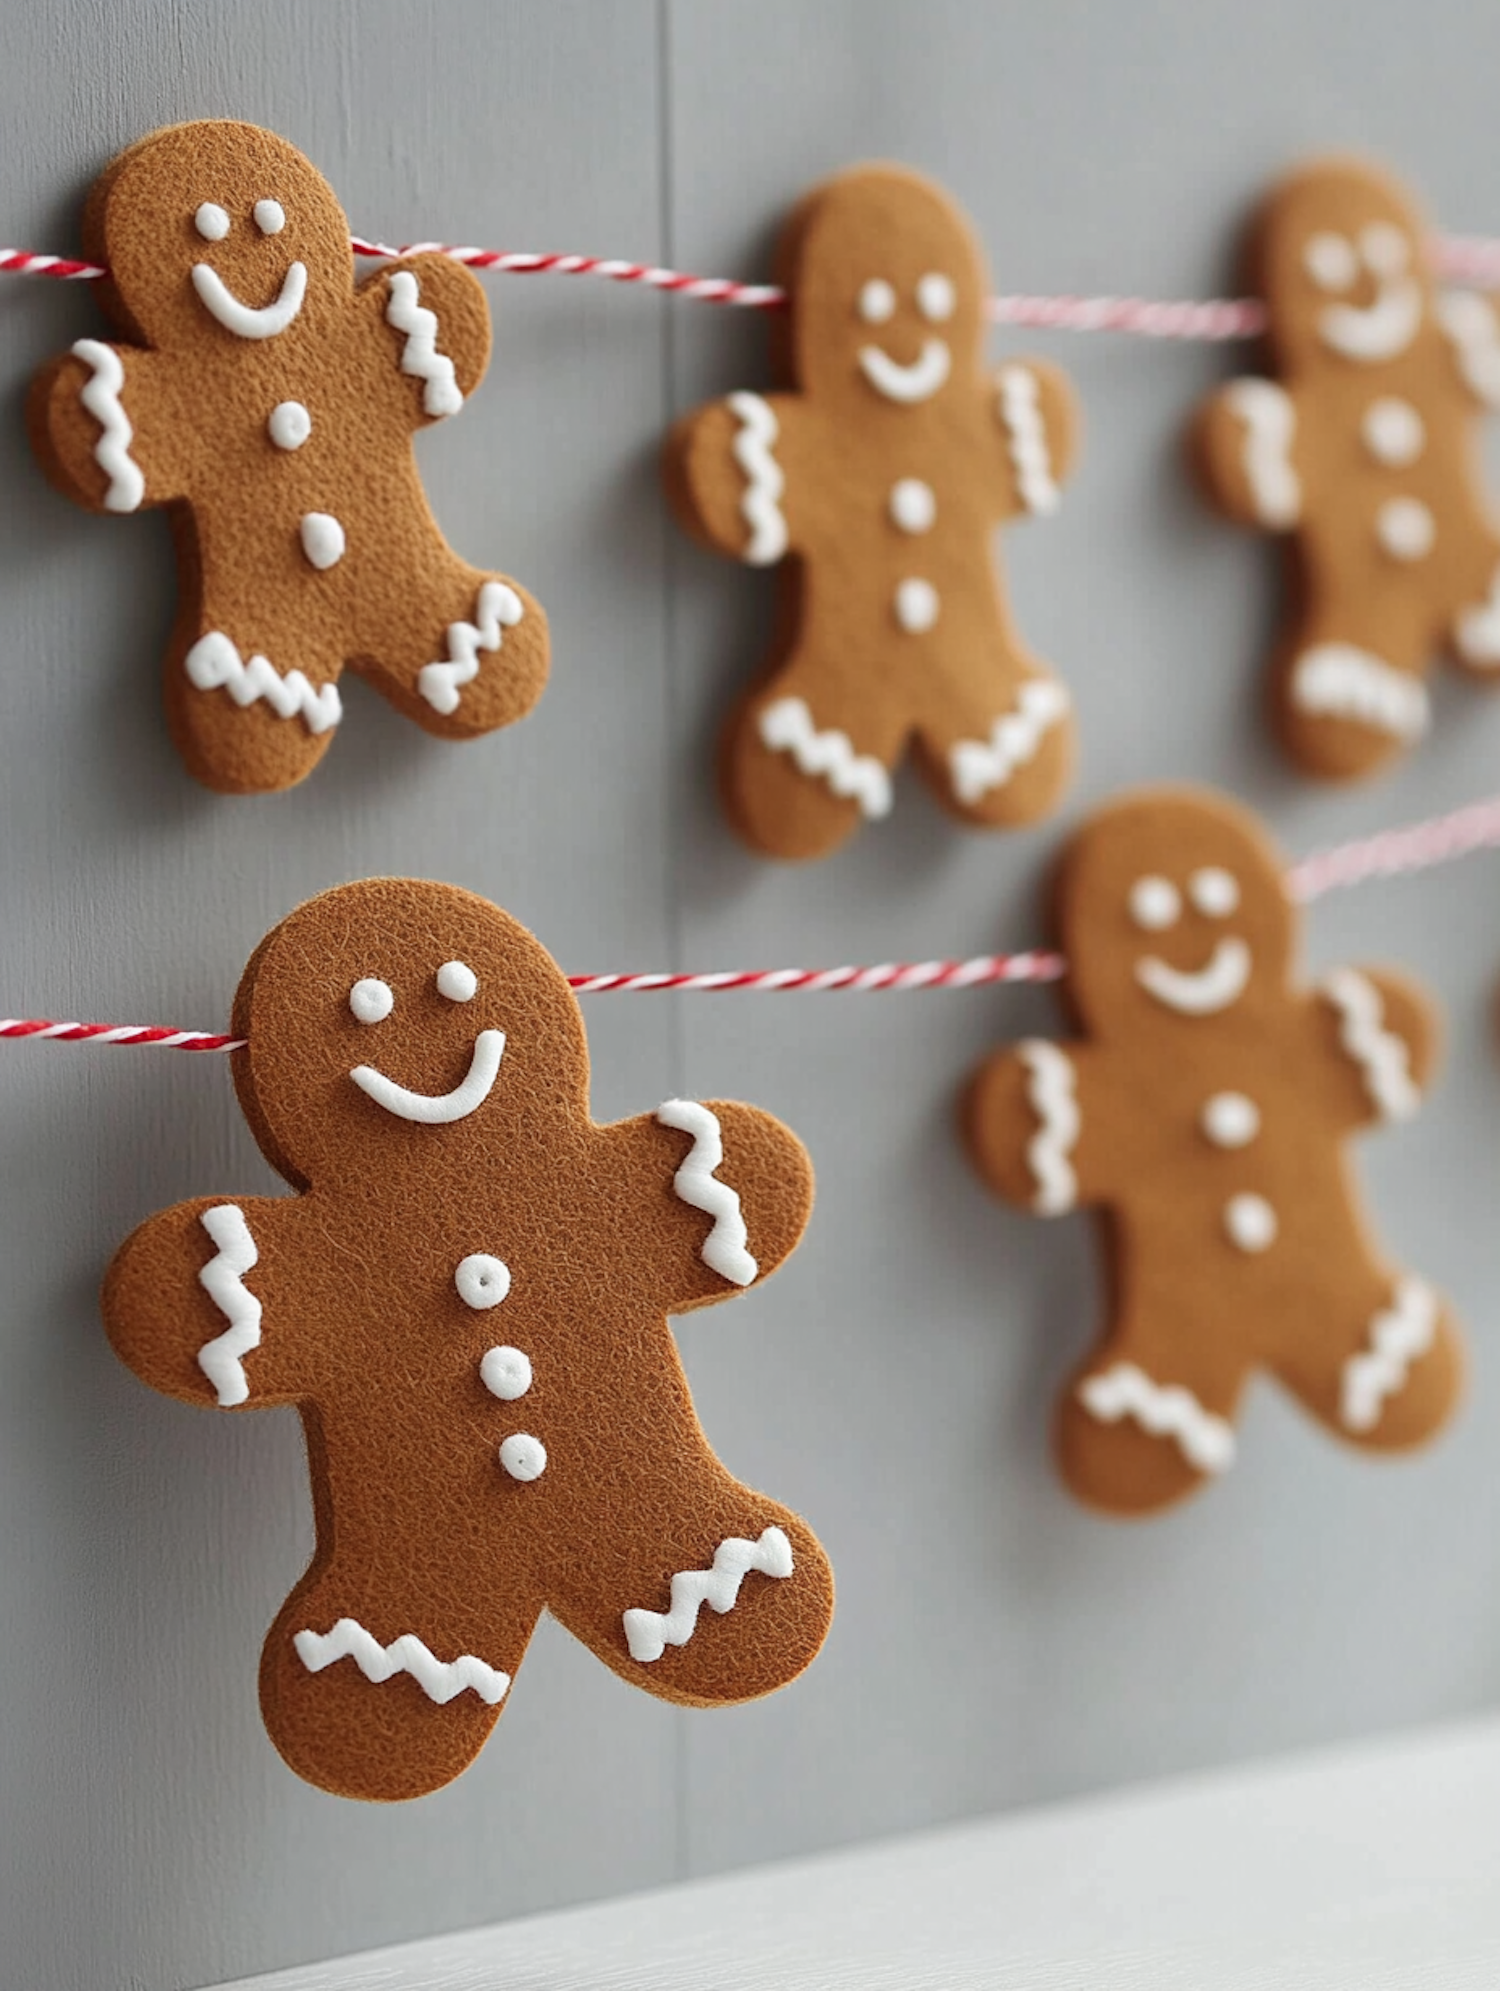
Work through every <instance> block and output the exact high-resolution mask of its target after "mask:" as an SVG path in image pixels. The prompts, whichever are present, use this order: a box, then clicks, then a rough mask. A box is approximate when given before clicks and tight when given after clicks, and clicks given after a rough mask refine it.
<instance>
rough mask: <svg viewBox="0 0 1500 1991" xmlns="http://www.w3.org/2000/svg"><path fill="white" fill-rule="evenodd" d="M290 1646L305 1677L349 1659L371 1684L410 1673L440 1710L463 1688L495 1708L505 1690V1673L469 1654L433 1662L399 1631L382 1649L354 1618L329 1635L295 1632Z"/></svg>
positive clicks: (507, 1683) (507, 1682) (421, 1647)
mask: <svg viewBox="0 0 1500 1991" xmlns="http://www.w3.org/2000/svg"><path fill="white" fill-rule="evenodd" d="M292 1644H293V1645H294V1646H295V1647H296V1649H297V1657H298V1658H299V1659H300V1660H301V1661H302V1664H303V1665H304V1666H305V1667H306V1668H307V1670H308V1672H309V1673H321V1672H322V1670H323V1668H324V1667H325V1666H332V1665H333V1663H334V1661H335V1660H337V1659H352V1660H353V1661H354V1663H355V1665H356V1666H357V1667H358V1668H359V1670H360V1672H361V1673H363V1674H364V1676H365V1678H366V1679H367V1680H370V1681H373V1682H374V1684H375V1685H376V1686H379V1685H380V1683H381V1682H382V1681H383V1680H393V1679H394V1678H395V1677H396V1675H397V1674H398V1673H409V1674H410V1675H411V1677H412V1678H413V1679H414V1680H415V1681H416V1683H417V1685H418V1686H419V1687H420V1688H421V1689H422V1692H423V1693H424V1694H425V1695H426V1696H427V1698H428V1700H430V1701H436V1702H437V1703H438V1705H439V1706H442V1705H443V1704H444V1703H445V1702H447V1701H451V1700H452V1699H453V1697H454V1696H455V1695H456V1694H461V1693H462V1692H463V1691H464V1689H465V1688H466V1687H468V1688H471V1689H472V1690H473V1692H474V1693H476V1694H478V1696H479V1698H480V1700H482V1701H487V1702H488V1703H489V1705H490V1706H491V1707H495V1706H496V1705H497V1704H498V1703H499V1702H500V1701H502V1700H504V1698H505V1695H506V1692H507V1690H508V1688H509V1686H510V1675H509V1674H508V1673H502V1672H501V1671H500V1670H499V1668H498V1667H495V1666H487V1665H486V1664H485V1662H484V1661H483V1660H482V1659H476V1658H475V1657H474V1655H473V1653H472V1652H463V1653H460V1654H459V1656H458V1658H457V1659H448V1660H443V1659H438V1658H436V1657H435V1656H434V1655H433V1654H432V1653H431V1652H429V1651H428V1649H427V1647H426V1646H425V1645H424V1644H423V1643H422V1641H421V1639H419V1638H418V1637H417V1635H416V1633H415V1632H403V1633H402V1634H401V1636H400V1638H393V1639H392V1640H391V1642H390V1644H389V1645H382V1644H381V1643H380V1641H379V1639H377V1638H376V1637H375V1636H374V1635H373V1633H371V1632H367V1631H366V1630H365V1628H364V1626H363V1625H362V1624H361V1623H360V1622H359V1620H358V1619H357V1618H340V1619H339V1621H338V1623H337V1624H336V1625H335V1626H334V1628H333V1630H332V1631H330V1632H315V1631H300V1632H298V1633H297V1634H296V1636H295V1637H294V1638H293V1640H292Z"/></svg>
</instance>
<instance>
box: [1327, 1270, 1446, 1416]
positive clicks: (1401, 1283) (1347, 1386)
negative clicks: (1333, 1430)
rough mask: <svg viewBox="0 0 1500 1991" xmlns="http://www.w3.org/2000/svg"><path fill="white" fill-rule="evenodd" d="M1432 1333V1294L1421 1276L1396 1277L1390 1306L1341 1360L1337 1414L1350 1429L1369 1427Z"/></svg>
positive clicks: (1401, 1383)
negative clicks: (1361, 1345) (1366, 1340)
mask: <svg viewBox="0 0 1500 1991" xmlns="http://www.w3.org/2000/svg"><path fill="white" fill-rule="evenodd" d="M1436 1333H1437V1295H1436V1294H1435V1293H1434V1292H1433V1290H1432V1288H1431V1287H1430V1286H1428V1285H1426V1284H1425V1283H1424V1282H1423V1281H1422V1280H1421V1279H1400V1280H1398V1281H1397V1282H1396V1291H1395V1294H1394V1297H1393V1298H1392V1301H1391V1304H1390V1306H1388V1307H1387V1308H1385V1310H1384V1311H1383V1312H1381V1313H1378V1314H1376V1316H1375V1318H1374V1319H1373V1320H1372V1321H1371V1322H1370V1346H1369V1348H1368V1349H1367V1350H1365V1351H1363V1352H1362V1353H1360V1354H1358V1355H1351V1356H1350V1357H1349V1359H1348V1361H1347V1362H1345V1364H1344V1368H1343V1377H1342V1383H1343V1387H1342V1392H1341V1395H1340V1399H1339V1416H1340V1418H1341V1419H1342V1420H1343V1422H1344V1424H1345V1425H1346V1426H1347V1427H1348V1429H1349V1430H1351V1431H1373V1430H1374V1428H1375V1426H1376V1425H1377V1424H1378V1423H1379V1422H1380V1412H1381V1408H1382V1406H1383V1405H1384V1403H1385V1400H1386V1398H1387V1397H1388V1396H1395V1395H1397V1394H1398V1393H1399V1392H1400V1391H1401V1390H1403V1389H1405V1387H1406V1378H1407V1374H1408V1372H1409V1370H1410V1368H1411V1365H1412V1363H1413V1362H1415V1361H1416V1360H1417V1359H1418V1357H1420V1356H1422V1355H1425V1354H1426V1353H1427V1351H1428V1349H1429V1348H1431V1346H1432V1343H1433V1338H1434V1336H1435V1335H1436Z"/></svg>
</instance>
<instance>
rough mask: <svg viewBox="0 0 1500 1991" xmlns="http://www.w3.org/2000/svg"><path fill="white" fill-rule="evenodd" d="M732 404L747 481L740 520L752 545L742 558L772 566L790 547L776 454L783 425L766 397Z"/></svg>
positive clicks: (742, 397)
mask: <svg viewBox="0 0 1500 1991" xmlns="http://www.w3.org/2000/svg"><path fill="white" fill-rule="evenodd" d="M728 405H729V411H730V413H731V414H732V415H733V416H734V418H735V420H736V421H737V422H738V423H739V429H738V431H737V432H736V434H735V438H734V446H733V447H734V460H735V462H736V463H737V464H738V465H739V467H740V470H741V472H742V473H743V475H744V478H745V492H744V496H743V497H742V498H741V499H740V517H741V518H742V519H743V520H744V521H745V523H746V525H748V526H749V528H750V544H749V545H748V546H747V547H746V548H745V551H744V554H743V555H742V556H741V557H742V558H743V559H744V560H745V561H746V562H747V563H748V564H749V565H750V566H752V567H770V566H773V565H774V564H775V562H776V561H778V560H779V559H780V558H781V556H782V554H783V553H785V552H786V548H787V529H786V517H785V514H784V513H783V512H782V509H781V494H782V492H783V491H784V490H785V489H786V477H785V475H784V473H783V471H782V468H781V465H780V464H779V463H778V462H777V461H776V457H775V453H774V446H775V442H776V438H777V437H778V436H779V435H780V433H781V425H780V423H779V422H778V421H777V419H776V412H775V410H774V409H773V408H772V406H771V404H770V402H769V401H767V400H766V399H765V398H764V397H763V396H762V395H759V394H744V393H741V394H731V395H730V397H729V404H728Z"/></svg>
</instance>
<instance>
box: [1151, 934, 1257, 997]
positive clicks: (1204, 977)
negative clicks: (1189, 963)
mask: <svg viewBox="0 0 1500 1991" xmlns="http://www.w3.org/2000/svg"><path fill="white" fill-rule="evenodd" d="M1250 965H1251V963H1250V949H1249V947H1248V945H1247V944H1246V943H1245V942H1244V941H1243V940H1241V939H1240V938H1239V937H1238V935H1236V934H1226V935H1225V936H1224V938H1223V939H1222V940H1221V941H1220V942H1219V943H1218V945H1217V946H1216V947H1215V948H1214V951H1213V953H1212V954H1210V955H1209V957H1208V962H1207V964H1206V966H1204V967H1202V968H1197V969H1194V970H1193V971H1192V972H1189V971H1188V970H1187V969H1184V968H1173V967H1171V966H1170V965H1169V964H1168V963H1167V962H1165V961H1162V960H1158V958H1157V957H1156V955H1154V954H1147V955H1145V956H1143V957H1142V959H1141V960H1139V961H1137V962H1136V964H1135V978H1136V980H1137V981H1138V982H1139V983H1140V985H1141V987H1142V988H1143V989H1144V990H1145V991H1146V993H1147V995H1149V996H1153V997H1154V998H1155V999H1156V1001H1157V1002H1159V1003H1162V1004H1164V1005H1165V1007H1166V1008H1168V1009H1175V1010H1177V1011H1179V1012H1180V1013H1181V1014H1182V1015H1183V1016H1214V1015H1216V1014H1217V1013H1218V1011H1219V1010H1221V1009H1228V1008H1229V1006H1230V1004H1231V1003H1235V1002H1238V1001H1239V999H1240V997H1241V996H1242V995H1243V994H1244V993H1245V985H1246V983H1247V982H1248V981H1249V980H1250Z"/></svg>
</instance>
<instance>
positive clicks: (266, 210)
mask: <svg viewBox="0 0 1500 1991" xmlns="http://www.w3.org/2000/svg"><path fill="white" fill-rule="evenodd" d="M251 213H252V214H253V215H254V216H255V225H256V227H257V228H258V229H259V230H260V232H261V234H262V235H279V234H280V233H281V231H282V229H283V228H285V227H286V209H285V208H284V207H283V206H282V205H281V202H280V201H279V200H258V201H257V202H256V203H255V206H254V207H253V208H252V209H251Z"/></svg>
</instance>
